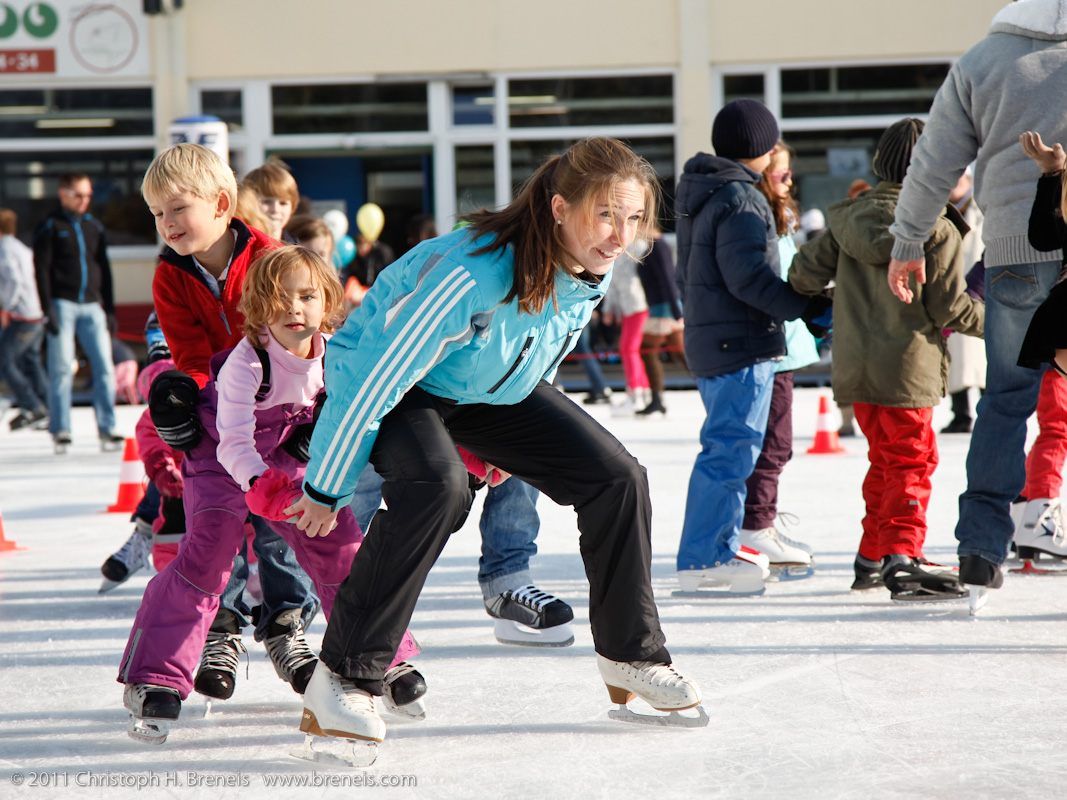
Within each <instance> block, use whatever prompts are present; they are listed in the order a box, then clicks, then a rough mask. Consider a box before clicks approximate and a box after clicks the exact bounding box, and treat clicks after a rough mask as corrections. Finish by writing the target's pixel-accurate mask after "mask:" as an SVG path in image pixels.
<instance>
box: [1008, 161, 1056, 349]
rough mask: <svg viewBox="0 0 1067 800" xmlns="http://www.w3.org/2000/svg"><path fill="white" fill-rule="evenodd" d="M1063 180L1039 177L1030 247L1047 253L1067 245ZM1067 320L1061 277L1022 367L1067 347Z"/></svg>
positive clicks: (1030, 334) (1034, 325)
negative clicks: (1062, 195) (1061, 207)
mask: <svg viewBox="0 0 1067 800" xmlns="http://www.w3.org/2000/svg"><path fill="white" fill-rule="evenodd" d="M1061 180H1062V178H1061V176H1059V175H1043V176H1042V177H1041V178H1039V179H1038V181H1037V194H1035V195H1034V204H1033V206H1032V207H1031V208H1030V227H1029V229H1028V230H1027V235H1028V238H1029V240H1030V246H1031V247H1033V248H1034V249H1035V250H1040V251H1041V252H1044V253H1047V252H1049V251H1052V250H1059V249H1061V248H1064V247H1065V245H1067V223H1064V221H1063V217H1062V216H1061V215H1060V213H1059V210H1060V192H1061V183H1060V182H1061ZM1063 266H1064V267H1067V248H1065V249H1064V250H1063ZM1064 319H1067V282H1065V281H1063V280H1062V277H1061V280H1060V282H1059V283H1057V284H1056V285H1055V286H1053V287H1052V291H1051V292H1049V295H1048V297H1046V298H1045V300H1044V302H1043V303H1041V305H1040V306H1038V308H1037V311H1035V312H1034V316H1033V318H1032V319H1031V320H1030V327H1029V328H1027V331H1026V337H1025V338H1024V339H1023V344H1022V348H1021V349H1020V351H1019V366H1020V367H1029V368H1030V369H1040V368H1041V367H1042V366H1043V365H1045V364H1048V363H1049V362H1051V361H1052V359H1053V358H1054V357H1055V355H1056V351H1057V350H1063V349H1064V348H1067V325H1065V324H1064Z"/></svg>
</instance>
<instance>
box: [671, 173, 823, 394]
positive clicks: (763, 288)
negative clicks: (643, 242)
mask: <svg viewBox="0 0 1067 800" xmlns="http://www.w3.org/2000/svg"><path fill="white" fill-rule="evenodd" d="M758 180H759V176H758V175H757V174H756V173H754V172H752V171H751V170H748V169H745V167H743V166H742V165H740V164H738V163H737V162H736V161H731V160H729V159H726V158H719V157H717V156H710V155H708V154H707V153H698V154H697V155H695V156H693V158H691V159H689V161H688V162H687V163H686V165H685V170H684V171H683V173H682V178H681V180H680V181H679V182H678V196H677V199H676V201H675V202H676V206H677V209H678V288H679V289H680V290H681V294H682V307H683V316H684V319H685V353H686V358H687V359H688V361H689V369H690V370H691V371H692V372H693V374H695V375H699V376H702V377H714V376H716V375H724V374H727V373H730V372H736V371H737V370H739V369H743V368H745V367H748V366H751V365H752V364H755V363H757V362H760V361H767V360H768V359H773V358H778V357H780V356H783V355H785V333H784V330H783V327H782V321H783V320H787V319H796V318H797V317H799V316H800V315H801V313H802V312H803V311H804V308H805V306H806V305H807V302H808V301H807V298H805V297H802V296H800V295H798V294H797V293H796V292H794V291H793V290H792V289H791V288H790V287H789V284H787V283H785V281H783V280H782V279H781V277H779V276H780V274H781V273H780V267H779V264H778V233H777V230H776V229H775V225H774V216H773V215H772V214H771V209H770V206H769V205H768V204H767V200H766V199H765V198H764V197H763V195H762V194H760V192H759V190H758V189H757V188H756V182H757V181H758Z"/></svg>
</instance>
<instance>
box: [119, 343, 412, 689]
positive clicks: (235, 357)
mask: <svg viewBox="0 0 1067 800" xmlns="http://www.w3.org/2000/svg"><path fill="white" fill-rule="evenodd" d="M266 340H267V346H266V348H265V349H266V353H267V357H268V358H269V361H270V379H269V381H265V380H264V367H263V363H262V361H261V359H260V354H259V353H258V352H257V351H256V349H255V348H253V347H252V345H251V344H250V343H249V342H248V341H247V340H244V339H243V340H242V341H241V342H240V343H239V344H238V345H237V346H236V347H234V349H233V350H232V351H231V353H230V355H229V356H228V357H227V358H226V361H225V364H223V366H222V368H220V369H219V370H218V374H217V376H216V377H215V379H214V380H212V381H211V382H209V383H208V385H207V386H206V387H205V388H204V389H203V391H202V392H201V397H200V420H201V422H202V424H203V427H204V437H203V439H202V440H201V441H200V443H199V444H198V445H197V446H196V447H195V448H194V449H193V450H191V451H190V452H189V453H188V454H187V455H186V457H185V460H184V461H183V462H182V475H183V477H184V480H185V489H184V495H183V497H184V501H185V518H186V526H187V532H186V534H185V536H184V537H183V539H182V541H181V546H180V549H179V551H178V556H177V558H175V559H174V561H172V562H171V563H170V564H169V565H168V566H167V567H166V569H164V570H163V571H162V572H160V573H159V574H158V575H157V576H156V577H155V578H153V579H152V580H151V582H149V584H148V588H147V589H146V590H145V594H144V598H143V600H142V601H141V607H140V609H139V610H138V612H137V617H136V618H135V620H134V623H133V629H132V631H131V632H130V638H129V641H128V642H127V644H126V651H125V653H124V654H123V657H122V663H121V665H120V668H119V675H118V681H119V683H124V684H128V683H148V684H154V685H157V686H167V687H169V688H172V689H174V690H176V691H177V692H178V694H179V695H180V696H181V698H182V699H183V700H184V699H185V698H186V697H188V695H189V692H190V691H191V690H192V687H193V675H194V673H195V671H196V668H197V665H198V664H199V662H200V653H201V651H202V650H203V648H204V642H205V641H206V639H207V634H208V629H209V628H210V626H211V621H212V620H213V619H214V618H215V613H216V612H217V611H218V607H219V595H220V594H221V593H222V591H223V589H224V588H225V587H226V583H227V581H228V580H229V577H230V570H231V568H232V566H233V559H234V556H235V555H236V554H237V553H238V551H239V550H240V548H241V544H242V542H243V541H244V536H245V520H246V519H247V517H248V513H249V512H248V506H247V505H246V503H245V494H244V493H245V492H246V491H247V490H248V486H249V480H251V479H252V478H254V477H256V476H258V475H261V474H262V473H263V472H265V471H266V469H267V467H273V468H274V469H275V470H282V471H283V472H284V473H285V474H286V475H288V476H290V477H291V478H292V479H293V481H294V486H297V487H298V486H300V485H301V483H302V482H303V479H304V470H305V465H304V464H302V463H300V462H299V461H297V460H296V459H294V458H293V457H292V456H290V455H289V454H288V453H287V452H286V451H285V450H284V449H282V448H281V446H280V445H281V443H282V442H284V441H285V439H286V437H287V436H288V435H289V434H290V432H291V431H292V430H293V428H294V427H295V426H297V425H300V424H302V423H305V422H309V421H311V419H312V414H313V410H314V401H315V397H316V395H318V393H319V391H320V390H321V389H322V387H323V370H322V353H323V350H324V348H325V342H324V340H323V338H322V337H321V336H320V335H318V334H317V335H316V336H315V339H314V341H313V345H312V348H313V351H312V357H311V358H307V359H304V358H300V357H299V356H296V355H294V354H292V353H290V352H289V351H287V350H285V348H283V347H282V346H281V345H280V344H278V343H277V342H276V341H275V340H274V338H273V337H272V336H270V334H269V333H267V334H266ZM264 388H266V389H267V391H266V392H265V393H263V392H262V391H261V390H263V389H264ZM257 394H258V396H257ZM253 397H255V398H256V399H255V400H254V402H253V400H252V398H253ZM260 398H262V399H260ZM224 465H225V466H224ZM269 524H270V526H271V527H272V528H273V529H274V530H275V531H276V532H277V533H278V535H279V536H281V537H282V538H283V539H284V540H285V541H286V542H288V543H289V545H290V546H291V547H292V548H293V552H294V553H295V554H296V558H297V561H298V562H299V563H300V566H301V567H303V568H304V570H305V571H306V572H307V574H308V576H309V577H310V578H311V579H312V581H314V583H315V590H316V591H317V592H318V595H319V599H320V600H321V601H322V610H323V612H324V613H325V614H326V617H327V619H329V616H330V612H331V610H332V608H333V601H334V596H335V595H336V594H337V590H338V588H339V587H340V585H341V583H342V582H343V581H344V580H345V578H347V577H348V573H349V570H350V568H351V564H352V559H353V558H354V557H355V554H356V551H357V550H358V549H359V543H360V542H361V541H362V540H363V533H362V532H361V531H360V529H359V525H358V524H357V523H356V520H355V517H353V515H352V512H351V509H349V508H344V509H342V511H341V513H340V514H338V516H337V527H336V528H335V529H334V530H333V531H332V532H331V533H330V534H329V536H326V537H317V538H310V539H309V538H308V537H307V536H306V535H305V534H304V533H303V532H302V531H300V530H298V529H297V527H296V526H295V525H292V524H291V523H288V522H275V521H269ZM417 652H418V646H417V645H416V644H415V640H414V638H413V637H412V635H411V632H410V631H407V632H405V634H404V638H403V641H402V642H401V644H400V647H399V648H398V650H397V653H396V658H395V659H394V661H393V664H397V663H399V662H401V661H403V660H405V659H407V658H410V657H411V656H413V655H415V654H416V653H417Z"/></svg>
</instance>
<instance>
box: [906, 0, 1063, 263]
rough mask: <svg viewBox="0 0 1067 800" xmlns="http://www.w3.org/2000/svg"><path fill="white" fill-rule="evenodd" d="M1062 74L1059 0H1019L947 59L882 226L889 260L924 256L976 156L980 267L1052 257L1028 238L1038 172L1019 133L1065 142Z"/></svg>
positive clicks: (1053, 256)
mask: <svg viewBox="0 0 1067 800" xmlns="http://www.w3.org/2000/svg"><path fill="white" fill-rule="evenodd" d="M1065 71H1067V0H1019V2H1017V3H1013V4H1011V5H1008V6H1007V7H1006V8H1004V9H1002V10H1001V11H1000V12H999V13H998V14H997V15H996V17H994V18H993V25H992V27H991V28H990V30H989V35H987V36H986V37H985V38H984V39H982V40H981V41H980V42H978V43H977V44H976V45H974V47H972V48H971V49H970V50H968V51H967V52H966V53H964V54H963V56H961V57H960V59H959V61H957V62H956V64H955V65H953V67H952V69H951V70H950V72H949V74H948V77H947V78H945V82H944V84H943V85H942V86H941V89H940V90H939V91H938V93H937V97H936V98H935V99H934V104H933V107H932V108H931V109H930V118H929V121H928V122H927V124H926V130H925V131H924V132H923V135H922V136H921V137H920V139H919V141H918V144H917V145H916V147H915V151H914V153H913V155H912V160H911V166H910V167H909V168H908V174H907V177H906V178H905V180H904V188H903V191H902V192H901V194H900V202H899V204H898V205H897V211H896V219H895V221H894V223H893V225H892V227H890V229H889V230H890V233H892V234H893V236H894V237H895V239H896V241H895V244H894V246H893V257H894V258H898V259H900V260H902V261H913V260H916V259H920V258H922V257H923V244H924V242H926V240H927V239H928V238H929V237H930V232H931V230H933V227H934V223H935V221H936V220H937V219H938V217H939V216H940V214H941V210H942V208H943V207H944V205H945V201H946V199H947V198H948V193H949V191H950V190H951V188H952V187H953V186H955V185H956V181H957V180H959V177H960V174H961V173H962V172H963V170H964V168H965V167H966V166H967V165H968V164H969V163H970V162H971V161H974V160H975V159H977V164H976V169H975V192H974V196H975V200H976V202H977V203H978V207H979V208H981V209H982V212H983V213H984V214H985V227H984V230H983V235H982V239H983V242H984V243H985V247H986V266H987V267H997V266H1004V265H1007V264H1024V263H1030V262H1042V261H1053V260H1055V261H1056V262H1059V260H1060V256H1061V254H1060V252H1059V251H1056V252H1051V253H1045V252H1038V251H1037V250H1034V249H1033V248H1032V247H1031V246H1030V243H1029V242H1028V241H1027V238H1026V229H1027V224H1028V220H1029V217H1030V206H1031V205H1032V204H1033V201H1034V192H1035V190H1036V186H1037V179H1038V177H1039V174H1040V173H1039V170H1038V168H1037V166H1036V165H1035V164H1034V162H1033V161H1031V160H1030V159H1029V158H1027V157H1026V155H1024V153H1023V151H1022V148H1021V147H1020V146H1019V134H1020V133H1022V132H1023V131H1026V130H1035V131H1037V132H1038V133H1040V134H1041V136H1042V137H1043V138H1044V140H1045V141H1046V142H1047V143H1049V144H1051V143H1053V142H1062V143H1063V144H1064V145H1065V146H1067V102H1064V99H1065V97H1067V94H1065V91H1067V90H1065V87H1064V81H1063V75H1064V73H1065Z"/></svg>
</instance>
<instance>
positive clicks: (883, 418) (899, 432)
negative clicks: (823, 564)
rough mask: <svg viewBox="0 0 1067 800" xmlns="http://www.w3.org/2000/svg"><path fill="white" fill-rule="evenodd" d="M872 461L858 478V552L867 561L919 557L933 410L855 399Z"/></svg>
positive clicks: (932, 463)
mask: <svg viewBox="0 0 1067 800" xmlns="http://www.w3.org/2000/svg"><path fill="white" fill-rule="evenodd" d="M853 407H854V409H855V413H856V422H857V423H858V424H859V426H860V430H862V431H863V435H864V436H866V437H867V458H868V459H869V460H870V462H871V466H870V468H869V469H868V470H867V477H866V478H865V479H864V480H863V500H864V502H865V503H866V506H867V513H866V514H865V515H864V517H863V538H862V539H861V540H860V547H859V554H860V555H861V556H863V557H864V558H867V559H870V560H871V561H880V560H881V559H882V557H883V556H887V555H891V554H900V555H906V556H912V557H913V558H918V557H919V556H921V555H922V551H923V542H924V541H925V540H926V508H927V506H928V505H929V504H930V477H931V476H932V475H933V474H934V469H935V468H936V467H937V439H936V438H935V437H934V429H933V427H932V425H931V420H932V419H933V409H932V408H892V407H890V406H878V405H873V404H871V403H855V404H854V406H853Z"/></svg>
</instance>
